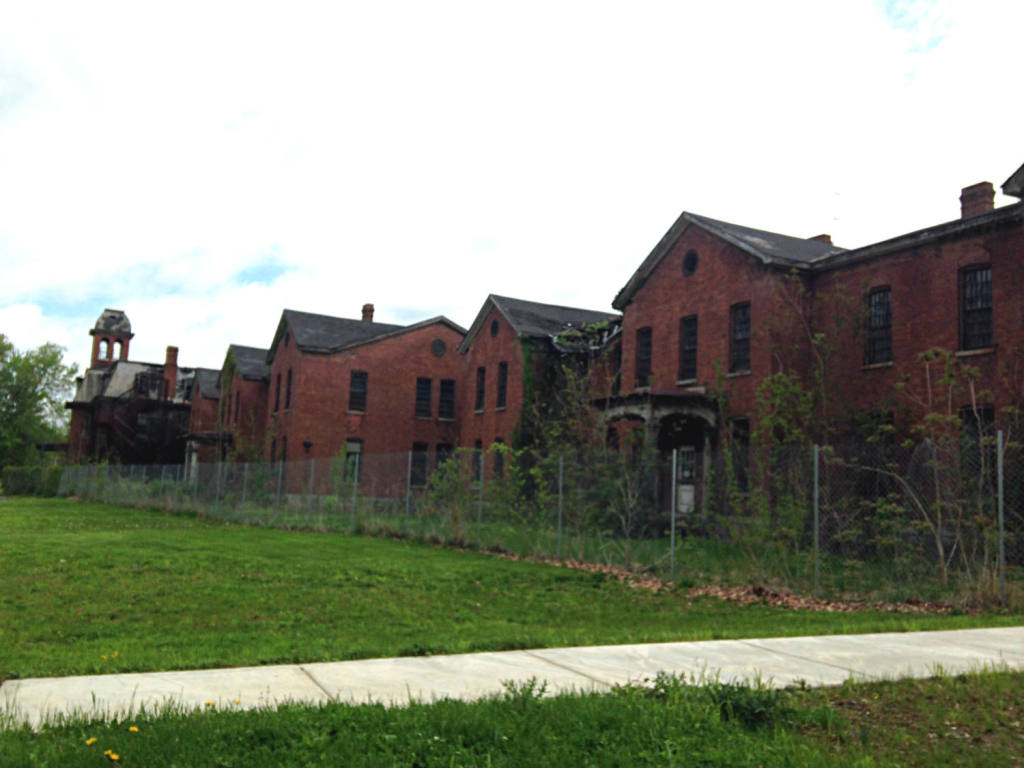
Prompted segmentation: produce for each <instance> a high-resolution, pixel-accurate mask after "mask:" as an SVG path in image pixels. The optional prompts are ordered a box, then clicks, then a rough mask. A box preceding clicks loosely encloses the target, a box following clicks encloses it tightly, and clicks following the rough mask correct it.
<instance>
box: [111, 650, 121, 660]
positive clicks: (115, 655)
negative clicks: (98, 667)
mask: <svg viewBox="0 0 1024 768" xmlns="http://www.w3.org/2000/svg"><path fill="white" fill-rule="evenodd" d="M119 653H120V651H114V653H113V654H111V656H110V658H112V659H116V658H117V654H119Z"/></svg>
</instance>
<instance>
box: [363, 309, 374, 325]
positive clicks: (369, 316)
mask: <svg viewBox="0 0 1024 768" xmlns="http://www.w3.org/2000/svg"><path fill="white" fill-rule="evenodd" d="M363 322H364V323H372V322H373V304H363Z"/></svg>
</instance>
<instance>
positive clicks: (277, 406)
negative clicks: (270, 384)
mask: <svg viewBox="0 0 1024 768" xmlns="http://www.w3.org/2000/svg"><path fill="white" fill-rule="evenodd" d="M279 410H281V374H280V373H279V374H277V383H276V384H275V385H274V413H277V412H278V411H279Z"/></svg>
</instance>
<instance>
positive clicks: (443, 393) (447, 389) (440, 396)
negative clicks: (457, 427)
mask: <svg viewBox="0 0 1024 768" xmlns="http://www.w3.org/2000/svg"><path fill="white" fill-rule="evenodd" d="M437 389H438V392H437V418H439V419H454V418H455V379H441V384H440V386H439V387H438V388H437Z"/></svg>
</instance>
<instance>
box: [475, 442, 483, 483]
mask: <svg viewBox="0 0 1024 768" xmlns="http://www.w3.org/2000/svg"><path fill="white" fill-rule="evenodd" d="M483 474H484V441H483V440H476V441H475V442H474V443H473V482H474V483H479V482H480V478H481V477H483Z"/></svg>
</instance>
